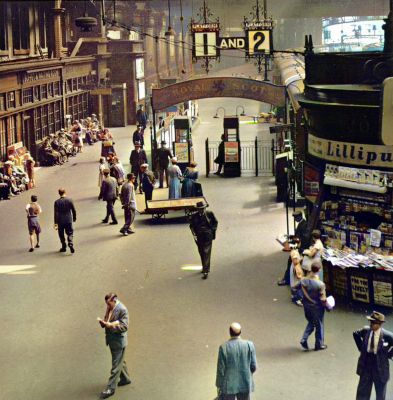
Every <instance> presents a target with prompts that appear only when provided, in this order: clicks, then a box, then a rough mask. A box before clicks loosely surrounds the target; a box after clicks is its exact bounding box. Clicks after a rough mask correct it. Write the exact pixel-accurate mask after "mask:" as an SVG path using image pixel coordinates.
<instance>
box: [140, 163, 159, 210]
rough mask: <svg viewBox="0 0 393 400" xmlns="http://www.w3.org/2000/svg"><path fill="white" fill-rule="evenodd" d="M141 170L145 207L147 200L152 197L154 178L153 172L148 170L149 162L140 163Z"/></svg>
mask: <svg viewBox="0 0 393 400" xmlns="http://www.w3.org/2000/svg"><path fill="white" fill-rule="evenodd" d="M141 171H142V180H141V182H142V188H143V191H144V193H145V204H146V209H147V208H148V207H147V202H148V201H149V200H151V199H152V198H153V190H154V184H155V182H156V178H155V177H154V174H153V172H151V171H150V170H149V164H147V163H145V164H142V165H141Z"/></svg>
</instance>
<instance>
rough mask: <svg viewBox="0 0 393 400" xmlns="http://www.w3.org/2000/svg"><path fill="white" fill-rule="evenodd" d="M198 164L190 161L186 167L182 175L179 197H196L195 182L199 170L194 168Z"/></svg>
mask: <svg viewBox="0 0 393 400" xmlns="http://www.w3.org/2000/svg"><path fill="white" fill-rule="evenodd" d="M197 165H198V164H197V163H196V162H195V161H191V162H190V166H189V167H187V168H186V170H185V171H184V175H183V178H184V179H183V184H182V188H181V197H196V196H197V193H196V185H195V182H196V180H197V179H198V175H199V172H198V170H197V169H196V166H197Z"/></svg>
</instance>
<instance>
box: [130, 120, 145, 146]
mask: <svg viewBox="0 0 393 400" xmlns="http://www.w3.org/2000/svg"><path fill="white" fill-rule="evenodd" d="M132 142H133V143H134V144H135V143H136V142H138V143H140V145H141V148H142V149H143V146H144V145H145V139H144V135H143V131H142V126H140V125H137V127H136V130H135V132H134V133H133V135H132Z"/></svg>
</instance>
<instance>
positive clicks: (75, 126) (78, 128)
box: [71, 120, 83, 153]
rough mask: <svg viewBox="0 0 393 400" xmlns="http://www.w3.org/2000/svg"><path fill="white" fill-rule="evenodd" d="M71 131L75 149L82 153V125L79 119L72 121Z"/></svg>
mask: <svg viewBox="0 0 393 400" xmlns="http://www.w3.org/2000/svg"><path fill="white" fill-rule="evenodd" d="M71 133H72V142H73V144H74V148H75V151H76V152H78V153H82V151H83V139H82V125H81V124H80V123H79V121H78V120H75V121H74V122H73V123H72V128H71Z"/></svg>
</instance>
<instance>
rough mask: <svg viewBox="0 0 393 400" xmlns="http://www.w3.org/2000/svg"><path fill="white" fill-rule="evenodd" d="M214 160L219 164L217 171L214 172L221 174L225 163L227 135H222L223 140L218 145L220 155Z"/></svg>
mask: <svg viewBox="0 0 393 400" xmlns="http://www.w3.org/2000/svg"><path fill="white" fill-rule="evenodd" d="M214 162H215V163H216V164H218V168H217V171H216V172H215V173H214V175H221V170H222V167H223V166H224V164H225V135H224V134H222V135H221V142H220V144H219V145H218V155H217V157H216V158H215V159H214Z"/></svg>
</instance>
